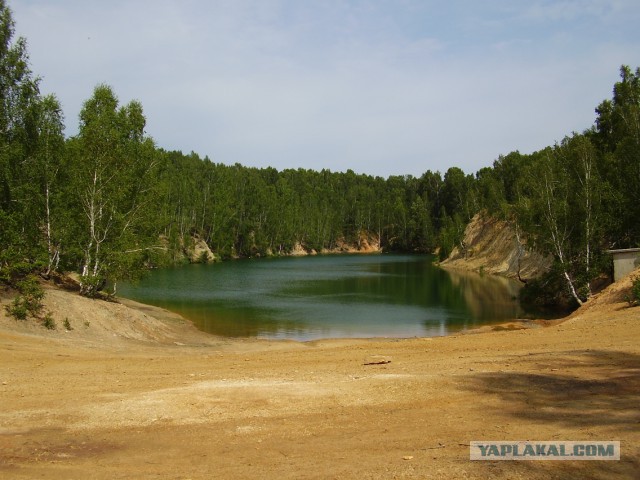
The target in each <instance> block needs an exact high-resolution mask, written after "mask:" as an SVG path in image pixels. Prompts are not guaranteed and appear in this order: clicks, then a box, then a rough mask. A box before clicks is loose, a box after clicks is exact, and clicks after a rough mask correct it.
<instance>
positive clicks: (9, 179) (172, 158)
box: [0, 0, 640, 302]
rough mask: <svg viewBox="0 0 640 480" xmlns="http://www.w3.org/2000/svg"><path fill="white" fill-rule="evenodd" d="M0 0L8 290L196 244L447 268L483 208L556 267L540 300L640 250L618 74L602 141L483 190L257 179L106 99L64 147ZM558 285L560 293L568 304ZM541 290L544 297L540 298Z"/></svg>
mask: <svg viewBox="0 0 640 480" xmlns="http://www.w3.org/2000/svg"><path fill="white" fill-rule="evenodd" d="M13 33H14V30H13V21H12V18H11V12H10V10H9V9H8V7H7V6H6V5H5V2H4V1H2V0H0V78H2V81H1V82H0V246H1V250H0V281H2V282H4V283H9V284H12V283H15V282H16V280H17V279H19V278H20V277H21V276H23V275H24V274H25V273H27V272H34V271H37V272H39V273H40V274H41V275H43V276H48V275H51V274H52V273H53V272H56V271H58V272H60V271H68V272H69V271H74V272H77V273H78V274H80V275H81V279H82V291H83V293H85V294H86V295H90V296H91V295H95V294H96V292H97V291H99V290H100V289H102V288H103V287H104V285H105V284H106V282H107V281H108V280H110V281H112V282H115V281H117V280H119V279H127V278H130V277H132V276H136V275H138V274H139V273H140V272H141V271H144V269H146V268H148V267H149V266H150V265H162V264H170V263H172V262H176V261H181V260H182V259H184V255H183V252H184V251H185V249H187V248H189V246H190V244H191V243H192V242H193V241H194V239H201V240H204V241H205V242H206V243H207V245H208V246H209V247H210V248H211V249H212V250H213V251H214V252H215V253H216V254H217V255H219V256H220V257H222V258H226V257H243V256H256V255H261V256H263V255H278V254H286V253H288V252H290V251H291V250H292V249H293V248H294V247H295V246H296V245H301V246H303V247H304V248H307V249H309V250H311V249H314V250H317V251H320V250H321V249H332V248H334V247H335V246H336V245H337V244H339V243H344V242H346V243H350V244H353V245H357V244H358V243H359V242H360V241H362V239H363V238H366V237H375V238H376V239H377V240H378V241H379V242H380V245H381V247H382V248H384V249H386V250H397V251H411V252H432V251H436V250H438V249H439V251H440V255H441V256H446V255H448V253H449V252H450V250H451V249H452V248H453V247H454V246H455V245H458V246H460V247H461V248H464V245H461V244H460V242H461V239H462V233H463V231H464V227H465V225H466V223H467V222H468V221H469V220H470V219H471V217H472V216H473V215H474V214H475V213H477V212H478V211H480V210H482V209H485V210H488V211H490V212H491V213H492V214H493V215H497V216H500V217H502V218H504V219H507V220H508V221H509V222H511V223H512V224H513V226H514V228H515V230H516V232H517V233H518V234H519V235H520V234H522V235H523V238H527V239H528V240H529V241H531V242H535V244H536V248H538V249H540V250H543V251H545V252H547V253H550V254H552V255H553V256H554V258H555V259H556V267H555V268H554V271H553V272H551V274H550V275H549V277H548V278H546V279H544V280H543V281H541V282H538V284H537V285H535V286H534V287H536V288H538V289H539V288H541V287H543V286H546V288H547V289H551V290H553V291H558V290H562V291H565V292H567V293H568V294H570V295H571V296H572V297H573V299H574V300H575V301H576V302H582V301H584V300H585V299H586V298H588V296H589V293H590V290H589V288H590V287H589V285H590V283H591V281H592V280H593V279H594V278H596V277H597V276H598V275H601V274H602V273H603V272H606V271H607V270H608V268H609V267H608V263H607V261H606V257H605V254H604V253H603V252H604V251H605V250H606V249H607V248H611V247H630V246H637V245H638V244H640V224H639V223H638V222H637V219H638V218H639V216H640V198H639V197H640V70H638V71H636V72H635V73H633V72H632V71H631V70H630V69H629V68H628V67H622V69H621V80H620V82H618V83H616V85H615V87H614V94H613V98H612V99H611V100H606V101H604V102H603V103H602V104H600V105H599V106H598V108H597V109H596V112H597V118H596V122H595V125H594V127H592V128H591V129H589V130H587V131H585V132H583V133H581V134H573V135H571V136H570V137H567V138H565V139H564V140H563V141H562V142H560V143H559V144H556V145H554V146H550V147H548V148H545V149H544V150H541V151H539V152H535V153H533V154H530V155H522V154H520V153H518V152H512V153H510V154H508V155H506V156H501V157H500V158H498V160H496V161H495V162H494V164H493V166H492V167H487V168H483V169H482V170H480V171H479V172H477V173H476V174H475V175H469V174H465V173H464V172H463V171H462V170H460V169H459V168H456V167H452V168H449V169H448V170H447V171H446V173H445V174H444V176H443V175H441V174H440V173H439V172H432V171H427V172H426V173H425V174H424V175H422V176H421V177H419V178H416V177H412V176H391V177H389V178H386V179H384V178H380V177H372V176H368V175H362V174H356V173H354V172H352V171H347V172H345V173H338V172H330V171H328V170H322V171H320V172H317V171H311V170H303V169H298V170H284V171H277V170H275V169H273V168H266V169H257V168H248V167H244V166H241V165H224V164H220V163H213V162H211V161H210V160H209V159H208V158H206V157H205V158H200V157H199V156H198V155H197V154H195V153H191V154H189V155H185V154H183V153H181V152H168V151H164V150H162V149H160V148H157V146H156V145H155V144H154V142H153V140H152V139H151V138H149V137H148V136H147V135H146V134H145V130H144V128H145V121H146V119H145V116H144V112H143V108H142V105H140V104H139V103H138V102H136V101H132V102H130V103H128V104H125V105H121V104H120V103H119V101H118V99H117V97H116V95H115V93H114V92H113V90H112V89H111V88H110V87H109V86H106V85H99V86H98V87H96V89H95V90H94V93H93V96H92V97H91V98H90V99H88V100H87V101H86V102H85V104H84V106H83V109H82V111H81V113H80V118H79V129H78V134H77V135H76V136H75V137H72V138H64V135H63V130H64V128H63V127H64V123H63V122H64V118H63V114H62V109H61V107H60V105H59V102H58V101H57V99H56V98H55V96H51V95H50V96H42V95H41V94H40V92H39V81H38V78H37V77H35V76H34V75H33V73H32V72H31V70H30V66H29V62H28V55H27V51H26V42H25V41H24V40H23V39H17V40H16V41H13ZM559 282H561V284H562V288H561V289H558V288H557V285H559ZM534 291H539V290H534Z"/></svg>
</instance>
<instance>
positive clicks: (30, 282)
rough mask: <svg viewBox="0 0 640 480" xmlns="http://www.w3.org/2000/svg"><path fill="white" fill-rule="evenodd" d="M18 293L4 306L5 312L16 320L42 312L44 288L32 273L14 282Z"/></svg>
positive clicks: (35, 315)
mask: <svg viewBox="0 0 640 480" xmlns="http://www.w3.org/2000/svg"><path fill="white" fill-rule="evenodd" d="M16 288H17V289H18V291H19V292H20V294H19V295H18V296H17V297H16V298H14V299H13V302H11V305H8V306H6V307H5V309H6V311H7V313H8V314H9V315H11V316H12V317H14V318H15V319H16V320H26V318H27V317H28V316H29V315H31V316H33V317H37V316H38V315H40V313H41V312H42V308H43V307H44V305H43V304H42V299H43V298H44V290H43V289H42V286H41V285H40V283H39V282H38V279H37V278H36V277H35V276H33V275H28V276H26V277H25V278H24V279H22V280H20V281H19V282H17V283H16Z"/></svg>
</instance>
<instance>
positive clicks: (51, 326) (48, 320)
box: [42, 313, 56, 330]
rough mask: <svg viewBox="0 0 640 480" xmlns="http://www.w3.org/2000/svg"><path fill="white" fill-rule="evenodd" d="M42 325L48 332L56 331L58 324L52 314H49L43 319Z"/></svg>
mask: <svg viewBox="0 0 640 480" xmlns="http://www.w3.org/2000/svg"><path fill="white" fill-rule="evenodd" d="M42 325H43V326H44V327H45V328H46V329H47V330H55V329H56V322H55V321H54V320H53V316H52V315H51V313H47V314H46V315H45V316H44V318H43V319H42Z"/></svg>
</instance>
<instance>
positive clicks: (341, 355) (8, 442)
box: [0, 280, 640, 479]
mask: <svg viewBox="0 0 640 480" xmlns="http://www.w3.org/2000/svg"><path fill="white" fill-rule="evenodd" d="M626 291H628V280H627V282H626V283H625V284H615V285H613V286H611V287H609V289H607V290H605V291H604V292H602V293H601V294H599V296H598V297H597V298H596V299H594V300H592V301H590V302H589V303H588V304H587V305H586V306H585V307H584V308H583V309H581V310H580V311H578V312H576V313H574V314H573V315H572V316H571V317H569V318H568V319H567V320H566V321H564V322H561V323H555V324H553V325H551V326H546V327H542V326H537V325H538V324H536V323H535V322H533V323H531V324H530V325H532V326H533V327H536V326H537V328H522V325H521V324H518V323H512V324H510V325H509V324H507V325H503V326H500V327H493V328H492V329H485V330H486V331H485V332H482V333H477V334H460V335H455V336H450V337H441V338H416V339H407V340H380V339H378V340H331V341H318V342H310V343H297V342H267V341H240V340H230V339H222V338H216V337H212V336H209V335H206V334H203V333H200V332H198V331H197V330H195V329H194V328H193V327H192V326H190V325H189V324H188V323H187V322H185V321H183V320H181V319H180V318H179V317H177V316H175V315H173V314H170V313H168V312H165V311H163V310H161V309H157V308H153V307H148V306H142V305H139V304H134V303H133V302H127V304H126V305H119V304H115V303H106V302H98V301H89V300H86V299H83V298H80V297H78V296H76V295H75V294H72V293H68V292H62V291H59V290H50V291H48V295H47V308H48V309H49V310H50V311H52V313H53V316H54V318H55V319H56V323H57V325H58V327H57V330H55V331H47V330H45V329H44V328H43V327H42V326H40V325H37V324H34V323H33V322H16V321H15V320H13V319H9V318H6V315H5V313H4V311H2V313H0V406H1V407H0V478H3V479H4V478H6V479H27V478H28V479H32V478H56V479H57V478H64V479H88V478H92V479H118V478H123V479H124V478H126V479H130V478H136V479H146V478H154V479H156V478H162V479H165V478H171V479H205V478H206V479H209V478H225V479H243V478H247V479H249V478H260V479H276V478H277V479H288V478H291V479H294V478H295V479H300V478H314V479H327V478H340V479H344V478H358V479H361V478H364V479H377V478H381V479H382V478H384V479H391V478H420V479H423V478H434V479H465V478H467V479H472V478H473V479H476V478H477V479H486V478H498V479H503V478H504V479H519V478H526V479H529V478H533V479H549V478H556V479H574V478H638V472H639V471H640V408H639V405H640V342H639V340H640V307H633V308H630V307H629V306H628V304H627V303H626V302H625V300H624V296H625V294H626V293H625V292H626ZM6 300H7V299H6V298H5V299H4V303H6ZM65 318H66V319H67V320H68V321H69V324H70V325H71V326H72V328H73V330H71V331H68V332H67V331H65V330H64V328H63V326H62V325H63V321H64V319H65ZM87 322H88V324H87ZM381 359H383V360H384V362H383V361H382V360H381ZM374 360H375V361H374ZM471 440H592V441H596V440H619V441H620V442H621V449H622V459H621V460H620V461H613V462H602V461H590V462H588V461H584V462H536V461H522V462H471V461H470V460H469V446H468V444H469V442H470V441H471Z"/></svg>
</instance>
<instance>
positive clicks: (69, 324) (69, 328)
mask: <svg viewBox="0 0 640 480" xmlns="http://www.w3.org/2000/svg"><path fill="white" fill-rule="evenodd" d="M62 325H64V328H65V330H73V327H72V326H71V322H69V319H68V318H65V319H64V322H62Z"/></svg>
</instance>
